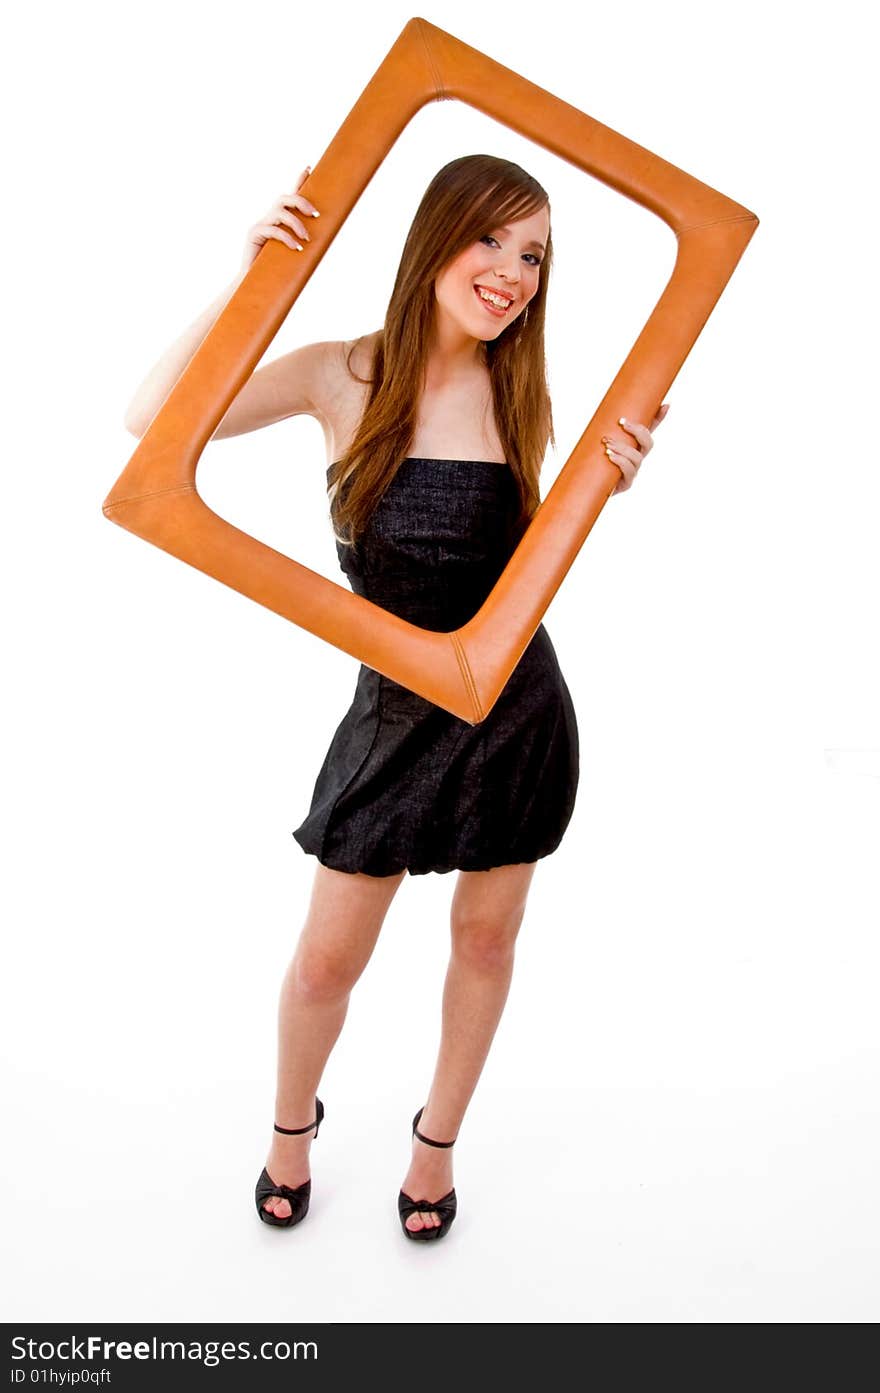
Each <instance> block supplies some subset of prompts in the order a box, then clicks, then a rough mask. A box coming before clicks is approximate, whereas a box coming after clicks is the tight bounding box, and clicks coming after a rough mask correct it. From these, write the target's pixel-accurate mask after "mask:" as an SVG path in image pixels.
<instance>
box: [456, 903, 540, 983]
mask: <svg viewBox="0 0 880 1393" xmlns="http://www.w3.org/2000/svg"><path fill="white" fill-rule="evenodd" d="M523 913H524V911H523V909H518V910H509V911H507V913H505V914H491V913H488V914H487V913H485V912H476V913H474V912H468V911H467V910H465V911H457V912H454V913H453V915H452V951H453V953H454V955H455V956H456V957H458V958H460V959H463V960H464V961H465V962H467V963H469V964H470V965H471V966H473V967H477V968H481V969H483V970H484V971H487V972H488V971H493V970H495V971H500V970H504V969H506V968H507V967H509V965H510V961H511V959H512V958H513V954H514V950H515V947H516V937H517V934H518V933H519V928H520V925H521V923H522V920H523Z"/></svg>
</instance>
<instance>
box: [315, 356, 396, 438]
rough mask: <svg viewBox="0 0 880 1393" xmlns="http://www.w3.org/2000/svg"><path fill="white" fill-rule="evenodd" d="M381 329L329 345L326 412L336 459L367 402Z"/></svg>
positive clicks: (354, 429)
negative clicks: (374, 355) (374, 356)
mask: <svg viewBox="0 0 880 1393" xmlns="http://www.w3.org/2000/svg"><path fill="white" fill-rule="evenodd" d="M381 332H382V331H381V330H380V329H376V330H374V331H373V332H372V333H369V334H361V335H360V336H359V337H358V338H356V339H339V340H336V341H334V342H333V343H332V344H328V352H327V354H326V357H325V370H324V415H325V416H326V419H327V422H328V425H329V426H330V432H331V434H330V442H328V443H329V444H330V452H331V454H332V455H333V457H334V458H335V459H338V458H339V456H340V455H341V454H342V453H343V452H344V451H345V450H346V449H347V448H348V445H349V443H350V441H351V439H352V438H353V436H354V433H355V431H356V429H357V424H358V422H359V420H360V418H361V415H362V413H363V410H364V406H365V405H366V398H367V394H368V391H369V387H370V373H371V371H372V363H373V354H374V351H375V347H376V341H377V339H378V338H379V335H380V334H381Z"/></svg>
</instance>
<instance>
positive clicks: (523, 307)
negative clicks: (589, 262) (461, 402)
mask: <svg viewBox="0 0 880 1393" xmlns="http://www.w3.org/2000/svg"><path fill="white" fill-rule="evenodd" d="M552 265H553V244H552V237H551V233H550V204H549V198H548V195H547V192H546V190H545V189H544V188H543V187H542V186H541V185H540V184H539V183H538V181H537V180H536V179H534V178H533V177H532V175H530V174H528V173H527V172H526V170H524V169H522V168H521V166H520V165H517V164H514V163H513V162H512V161H509V160H502V159H499V158H498V157H497V156H494V155H465V156H462V157H460V158H459V159H456V160H451V161H450V162H449V164H447V165H444V167H443V168H442V169H441V170H439V171H438V173H437V174H436V175H435V176H434V178H433V179H432V180H431V183H430V184H429V185H428V188H427V189H426V191H425V193H424V195H423V197H422V200H421V202H420V204H419V207H418V208H417V210H416V213H415V217H414V218H413V221H412V225H411V227H410V230H409V234H408V236H407V238H406V241H405V244H404V247H403V252H402V255H401V259H400V264H399V266H398V270H397V276H396V279H395V283H394V288H393V290H392V294H391V300H390V302H389V305H388V308H387V311H386V314H385V322H384V325H383V327H382V329H381V330H380V331H379V332H378V333H377V335H376V336H375V340H374V345H375V353H374V356H373V361H372V364H371V368H372V372H371V377H370V386H371V390H370V392H369V393H368V395H367V398H366V401H365V403H364V409H363V413H362V416H361V419H360V421H359V423H358V425H357V429H356V430H355V432H354V435H353V438H352V439H351V440H350V442H349V444H348V447H347V449H345V450H344V451H340V450H337V451H336V455H337V457H338V464H337V465H336V468H335V470H334V473H333V477H332V480H331V501H332V502H333V521H334V526H335V529H336V535H337V538H338V539H339V540H340V541H344V540H348V541H350V542H354V541H355V540H356V539H357V536H358V535H359V533H360V532H361V531H362V529H363V527H364V526H365V525H366V522H367V519H368V517H369V516H370V514H371V512H372V511H373V509H374V508H375V506H376V503H377V502H378V500H379V499H380V498H381V497H382V495H383V493H384V492H385V490H386V489H387V488H388V487H390V485H391V482H392V480H393V479H394V476H395V474H396V472H397V469H398V468H399V466H400V463H401V461H402V460H403V459H404V457H405V456H406V454H407V452H408V451H411V447H412V441H413V438H414V436H415V434H416V430H417V427H418V411H419V402H420V398H421V396H422V393H423V392H424V391H425V389H426V387H427V388H428V390H430V389H431V387H432V385H434V384H437V383H440V382H441V381H443V380H444V379H445V380H447V382H448V380H449V379H450V378H451V377H453V376H457V377H458V379H459V380H460V381H461V380H463V379H464V378H465V377H466V376H468V375H469V376H470V378H471V379H472V380H473V379H476V378H480V377H482V379H483V381H484V383H485V385H486V387H487V389H488V394H489V397H490V399H491V400H490V402H489V403H488V407H489V408H490V409H489V410H488V411H487V415H488V416H490V417H492V416H494V421H492V422H490V424H489V425H488V426H487V436H488V439H489V440H490V441H492V440H494V443H495V445H496V446H497V451H498V454H499V456H500V457H501V458H502V459H503V460H504V461H505V462H506V463H507V465H508V467H509V469H510V471H511V474H512V475H513V479H514V481H515V483H516V488H517V491H518V495H519V500H520V517H521V519H522V522H523V524H524V525H526V524H527V523H528V522H529V521H530V520H531V518H532V517H533V515H534V513H535V511H536V510H537V508H538V505H539V503H540V501H541V499H540V488H539V475H540V471H541V465H542V463H543V460H544V456H545V454H546V451H547V445H548V442H549V441H553V443H554V444H555V437H554V435H553V422H552V410H551V406H550V396H549V393H548V391H547V376H546V364H545V356H544V316H545V308H546V300H547V288H548V283H549V277H550V272H551V268H552ZM486 295H488V296H490V297H496V300H503V302H504V303H503V306H502V305H501V304H498V303H496V304H493V303H491V301H490V300H487V299H486V298H484V296H486ZM453 421H454V414H453V412H451V411H450V412H449V414H448V419H447V420H446V421H445V423H444V427H445V434H446V435H447V436H448V435H449V432H450V430H451V429H453ZM481 448H482V449H483V450H485V449H486V445H485V444H483V445H482V447H481ZM437 453H441V452H440V451H438V452H437ZM442 453H447V454H448V453H449V452H448V450H447V451H443V452H442Z"/></svg>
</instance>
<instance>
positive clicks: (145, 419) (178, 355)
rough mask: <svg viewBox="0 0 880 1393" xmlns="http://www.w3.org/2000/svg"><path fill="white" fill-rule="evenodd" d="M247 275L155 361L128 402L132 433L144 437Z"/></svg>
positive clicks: (127, 424) (127, 418) (239, 277)
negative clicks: (172, 389)
mask: <svg viewBox="0 0 880 1393" xmlns="http://www.w3.org/2000/svg"><path fill="white" fill-rule="evenodd" d="M246 274H247V272H246V271H244V270H242V271H240V272H239V274H238V275H237V276H236V278H235V280H234V281H232V282H231V283H230V284H229V285H228V286H227V287H226V289H225V290H224V291H223V292H222V293H221V294H220V295H218V296H217V299H216V300H214V301H213V303H212V304H210V305H209V306H208V308H207V309H206V310H204V311H203V312H202V313H201V314H200V315H199V317H198V319H195V320H193V322H192V324H190V326H189V328H188V329H185V330H184V332H183V333H182V334H181V335H180V338H178V339H175V341H174V343H173V344H172V345H171V347H170V348H168V349H166V350H165V352H164V353H163V354H162V356H161V357H160V358H159V359H158V361H157V362H156V363H154V365H153V367H152V368H151V369H150V371H149V372H148V373H147V376H146V377H145V378H144V380H143V382H142V383H141V385H140V386H139V387H138V389H137V391H136V392H135V394H134V396H133V397H132V399H131V401H130V402H129V404H128V410H127V411H126V413H125V429H126V430H128V431H131V433H132V435H137V436H141V435H143V434H144V432H145V431H146V429H147V426H148V425H149V424H150V422H151V421H152V419H153V417H154V416H155V414H156V412H157V411H158V410H159V407H160V406H161V405H162V403H163V401H164V400H165V398H166V397H167V396H168V393H169V392H170V391H171V388H172V387H173V386H174V384H175V382H176V381H177V379H178V378H179V377H180V375H181V373H182V372H183V370H184V368H185V367H186V366H187V364H188V363H189V362H190V361H191V359H192V358H193V357H194V355H195V352H196V349H197V348H198V347H199V345H200V344H201V343H202V341H203V339H204V338H205V336H206V335H207V333H208V331H209V330H210V329H211V328H212V327H213V325H214V324H215V323H216V322H217V320H218V319H219V318H220V314H221V312H222V310H223V309H224V308H225V306H226V304H227V303H228V301H229V299H230V298H231V296H232V294H233V292H234V291H235V290H236V289H237V288H238V286H239V285H240V284H241V282H242V280H243V279H244V277H245V275H246Z"/></svg>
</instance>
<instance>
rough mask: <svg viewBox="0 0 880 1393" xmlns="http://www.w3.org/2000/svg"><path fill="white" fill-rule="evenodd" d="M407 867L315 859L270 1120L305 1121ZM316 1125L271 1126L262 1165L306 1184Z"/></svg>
mask: <svg viewBox="0 0 880 1393" xmlns="http://www.w3.org/2000/svg"><path fill="white" fill-rule="evenodd" d="M405 875H406V871H401V872H400V874H399V875H389V876H372V875H361V874H351V875H350V874H348V873H347V872H345V871H334V870H331V869H330V868H329V867H328V866H324V865H322V864H321V863H320V862H318V865H317V868H316V871H315V879H314V883H313V886H312V896H311V901H310V904H309V910H308V914H307V916H306V922H305V924H304V926H303V929H302V932H301V934H300V937H299V942H298V944H297V947H296V952H295V953H294V955H293V958H292V960H291V962H290V966H289V967H288V969H287V972H286V973H285V975H284V980H283V982H282V985H281V999H280V1002H279V1007H278V1087H277V1091H276V1095H275V1117H274V1121H275V1122H277V1123H278V1126H279V1127H307V1126H308V1125H309V1123H310V1122H314V1120H315V1094H316V1092H317V1090H318V1083H319V1081H320V1078H321V1075H322V1073H323V1072H324V1065H325V1064H326V1062H327V1059H328V1057H329V1055H330V1051H331V1050H332V1048H333V1046H334V1044H335V1043H336V1040H337V1038H338V1036H339V1032H340V1031H341V1030H342V1023H343V1021H344V1020H345V1016H346V1012H347V1011H348V1001H349V995H350V992H351V989H352V987H353V986H354V984H355V982H356V981H357V980H358V978H359V977H360V975H361V973H362V972H363V970H364V968H365V967H366V965H367V963H368V962H369V960H370V955H371V953H372V951H373V949H374V947H375V946H376V940H377V939H378V937H379V930H380V929H381V927H382V924H383V922H384V919H385V915H386V913H387V911H388V907H389V905H390V904H391V901H392V900H393V898H394V895H395V893H396V891H397V889H398V887H399V885H400V883H401V881H402V880H403V877H404V876H405ZM314 1135H315V1133H314V1130H312V1131H310V1132H306V1133H304V1134H303V1135H302V1136H298V1137H288V1136H284V1135H282V1134H281V1133H280V1132H276V1131H274V1130H273V1132H272V1144H271V1147H270V1149H269V1158H268V1160H267V1161H266V1169H267V1170H268V1172H269V1175H270V1177H271V1178H272V1180H273V1181H274V1182H275V1183H276V1184H278V1185H290V1186H292V1187H293V1186H296V1185H304V1184H305V1182H306V1181H307V1180H308V1179H309V1176H310V1171H309V1148H310V1146H311V1143H312V1140H313V1138H314ZM263 1208H264V1209H266V1210H268V1211H269V1212H270V1213H273V1214H277V1216H278V1217H279V1219H283V1218H286V1217H287V1215H289V1214H290V1212H291V1211H290V1204H289V1202H288V1201H287V1200H286V1199H281V1198H280V1197H279V1196H278V1195H271V1196H270V1197H269V1198H268V1199H267V1200H266V1201H265V1204H264V1205H263Z"/></svg>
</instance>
